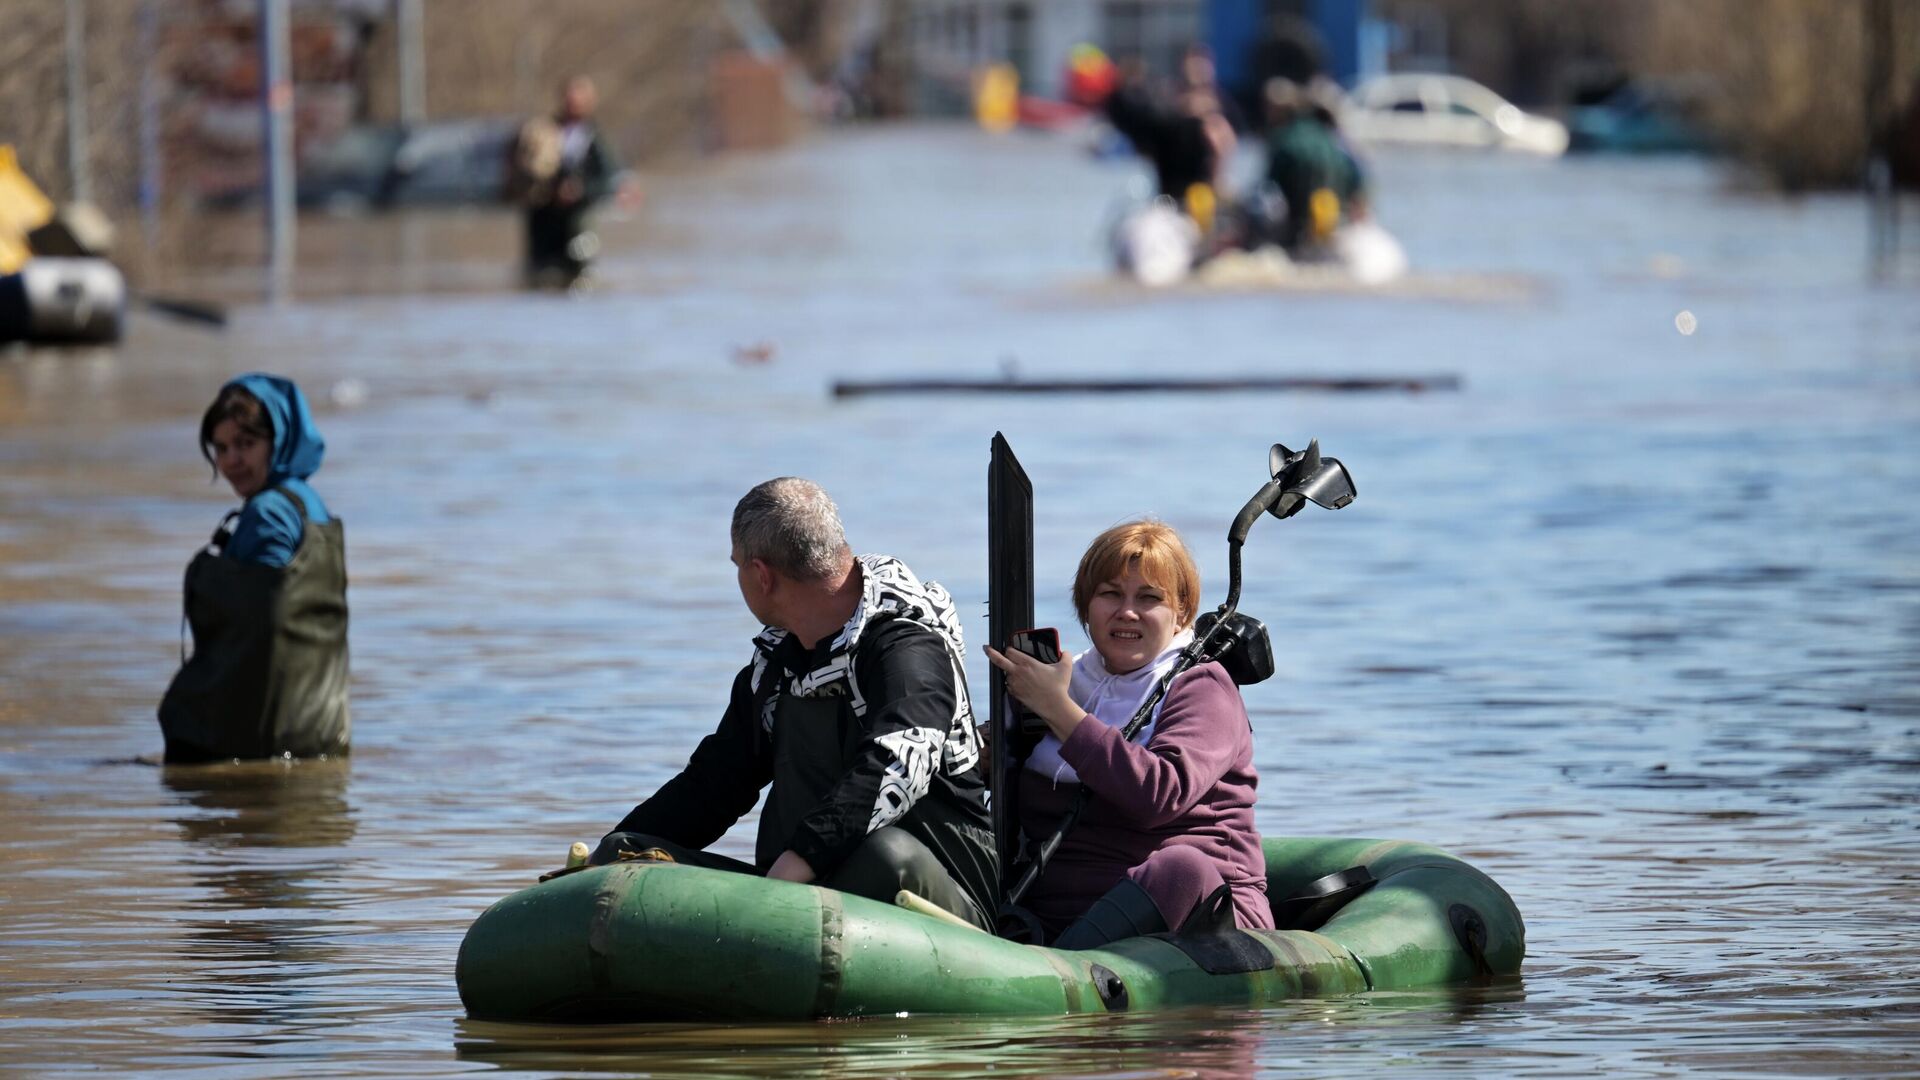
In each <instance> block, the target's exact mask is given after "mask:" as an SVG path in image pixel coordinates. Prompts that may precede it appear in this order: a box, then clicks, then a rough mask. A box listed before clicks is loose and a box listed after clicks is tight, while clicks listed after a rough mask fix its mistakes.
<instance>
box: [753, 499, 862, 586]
mask: <svg viewBox="0 0 1920 1080" xmlns="http://www.w3.org/2000/svg"><path fill="white" fill-rule="evenodd" d="M733 542H734V545H735V546H737V547H738V548H739V549H740V558H741V561H742V562H745V561H747V560H751V559H759V560H761V561H763V562H765V563H766V564H767V565H768V566H771V567H773V568H774V569H775V570H778V571H780V572H781V573H782V574H785V575H786V576H788V577H790V578H793V579H794V580H796V581H823V580H825V579H827V578H829V577H832V576H833V575H834V574H835V573H836V572H837V571H839V570H841V569H842V568H843V567H845V566H846V564H847V561H848V559H850V558H851V557H852V555H853V552H852V550H851V549H850V548H848V547H847V532H846V529H845V528H843V527H842V526H841V524H840V511H839V510H838V509H837V508H836V507H835V506H834V505H833V500H832V499H830V498H828V497H827V493H826V491H825V490H823V489H822V488H821V487H820V485H819V484H816V483H814V482H813V481H811V480H802V479H800V478H799V477H797V476H782V477H779V478H778V479H774V480H769V481H767V482H766V483H764V484H760V485H757V486H756V487H755V488H754V489H753V490H752V491H749V492H747V493H746V494H745V495H742V496H741V497H740V501H739V502H738V503H736V504H735V505H734V508H733Z"/></svg>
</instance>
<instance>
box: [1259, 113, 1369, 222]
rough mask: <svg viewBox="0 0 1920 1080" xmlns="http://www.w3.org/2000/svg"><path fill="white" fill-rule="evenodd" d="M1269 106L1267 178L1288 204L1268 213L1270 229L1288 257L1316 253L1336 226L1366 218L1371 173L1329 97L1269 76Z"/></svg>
mask: <svg viewBox="0 0 1920 1080" xmlns="http://www.w3.org/2000/svg"><path fill="white" fill-rule="evenodd" d="M1266 104H1267V123H1268V127H1267V170H1266V180H1267V183H1268V184H1269V185H1271V186H1272V188H1273V189H1274V190H1275V191H1277V192H1278V194H1279V196H1280V198H1281V200H1282V201H1283V202H1284V203H1285V207H1284V209H1280V208H1275V209H1274V210H1272V211H1269V212H1268V213H1267V219H1268V220H1267V221H1266V224H1265V229H1266V232H1267V234H1268V236H1269V237H1270V238H1271V239H1272V240H1274V242H1276V243H1278V244H1279V245H1280V246H1281V247H1282V248H1284V249H1286V251H1287V253H1288V254H1289V255H1292V256H1294V257H1296V258H1297V257H1300V256H1301V255H1303V254H1306V255H1311V254H1314V253H1315V252H1316V251H1318V250H1319V249H1322V248H1324V247H1325V245H1326V244H1327V242H1328V240H1329V239H1330V238H1331V236H1332V235H1333V231H1334V230H1335V229H1336V228H1338V227H1339V226H1341V225H1342V224H1346V223H1349V222H1353V221H1360V220H1364V219H1365V218H1366V215H1367V183H1366V176H1365V174H1364V173H1363V172H1362V171H1361V168H1360V163H1359V161H1358V160H1357V159H1356V158H1355V157H1354V155H1353V153H1352V152H1351V151H1350V150H1349V149H1348V147H1347V146H1346V143H1345V141H1344V140H1342V139H1341V138H1340V134H1339V130H1338V128H1337V126H1336V125H1337V121H1336V120H1335V118H1334V112H1333V108H1332V106H1331V105H1329V104H1328V103H1327V102H1326V101H1325V100H1324V99H1316V98H1315V96H1314V95H1313V94H1311V93H1309V91H1308V90H1307V89H1306V88H1305V87H1302V86H1301V85H1300V84H1298V83H1295V82H1294V81H1292V80H1291V79H1269V80H1268V81H1267V86H1266Z"/></svg>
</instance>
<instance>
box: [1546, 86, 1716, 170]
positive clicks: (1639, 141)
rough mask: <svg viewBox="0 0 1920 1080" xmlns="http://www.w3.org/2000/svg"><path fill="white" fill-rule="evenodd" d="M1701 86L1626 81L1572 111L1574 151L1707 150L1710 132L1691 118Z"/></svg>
mask: <svg viewBox="0 0 1920 1080" xmlns="http://www.w3.org/2000/svg"><path fill="white" fill-rule="evenodd" d="M1699 96H1700V95H1699V93H1698V92H1697V91H1695V92H1690V91H1689V88H1688V87H1687V86H1686V85H1685V84H1682V83H1673V82H1666V83H1655V82H1622V83H1621V84H1620V85H1619V86H1617V87H1615V88H1614V89H1613V90H1612V91H1610V92H1608V93H1605V94H1602V95H1600V96H1598V97H1597V98H1595V99H1594V100H1592V101H1587V102H1578V103H1576V104H1575V105H1574V107H1573V108H1572V109H1571V110H1570V111H1569V112H1568V113H1567V130H1568V132H1569V134H1570V135H1571V136H1572V140H1573V141H1572V142H1571V143H1570V144H1569V145H1568V149H1569V150H1574V151H1588V152H1603V153H1627V154H1674V153H1705V152H1707V151H1709V150H1711V149H1712V144H1711V142H1710V140H1709V139H1708V137H1707V135H1706V133H1705V132H1704V131H1702V129H1701V128H1700V126H1699V125H1697V124H1695V123H1694V122H1693V121H1692V120H1691V119H1690V117H1691V116H1692V115H1694V114H1695V113H1697V111H1698V98H1699Z"/></svg>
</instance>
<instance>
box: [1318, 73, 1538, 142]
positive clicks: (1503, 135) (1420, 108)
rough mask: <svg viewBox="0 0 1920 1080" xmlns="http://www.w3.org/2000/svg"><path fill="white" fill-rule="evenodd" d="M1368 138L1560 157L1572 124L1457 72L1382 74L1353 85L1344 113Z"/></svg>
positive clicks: (1352, 131) (1358, 136) (1357, 133)
mask: <svg viewBox="0 0 1920 1080" xmlns="http://www.w3.org/2000/svg"><path fill="white" fill-rule="evenodd" d="M1340 126H1341V128H1342V129H1343V130H1344V131H1345V132H1346V133H1347V135H1348V137H1350V138H1352V139H1354V140H1356V141H1358V142H1363V143H1376V144H1402V145H1413V146H1457V147H1467V148H1476V149H1501V150H1518V151H1522V152H1525V153H1531V154H1542V155H1545V156H1547V157H1557V156H1559V155H1560V154H1563V153H1566V150H1567V129H1566V126H1565V125H1563V124H1561V123H1560V122H1559V121H1558V120H1553V119H1549V118H1548V117H1544V116H1535V115H1533V114H1532V113H1529V112H1525V111H1522V110H1521V109H1520V107H1519V106H1517V105H1514V104H1513V103H1511V102H1509V101H1507V100H1506V99H1505V98H1503V97H1501V96H1500V95H1499V94H1496V93H1494V92H1493V91H1491V90H1489V89H1487V88H1486V87H1484V86H1481V85H1480V84H1479V83H1477V82H1474V81H1473V80H1472V79H1465V78H1462V77H1460V76H1458V75H1383V76H1381V77H1379V78H1377V79H1370V80H1368V81H1367V82H1364V83H1361V84H1360V85H1359V86H1358V87H1356V88H1355V89H1354V92H1353V94H1352V95H1351V96H1350V97H1349V98H1348V99H1347V101H1346V106H1345V108H1343V109H1342V110H1341V113H1340Z"/></svg>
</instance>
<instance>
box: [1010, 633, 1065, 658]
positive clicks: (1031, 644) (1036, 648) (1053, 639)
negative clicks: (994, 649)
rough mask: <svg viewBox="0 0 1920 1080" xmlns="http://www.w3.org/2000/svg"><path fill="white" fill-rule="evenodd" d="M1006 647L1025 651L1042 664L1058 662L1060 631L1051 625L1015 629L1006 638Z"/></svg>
mask: <svg viewBox="0 0 1920 1080" xmlns="http://www.w3.org/2000/svg"><path fill="white" fill-rule="evenodd" d="M1007 648H1008V649H1010V650H1013V651H1016V652H1023V653H1026V654H1027V655H1028V656H1031V657H1033V658H1034V659H1035V660H1038V661H1040V662H1041V663H1043V664H1057V663H1059V662H1060V631H1058V630H1055V629H1054V628H1053V627H1051V626H1042V627H1037V628H1035V629H1032V630H1015V631H1014V632H1013V636H1012V637H1010V638H1008V639H1007Z"/></svg>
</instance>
